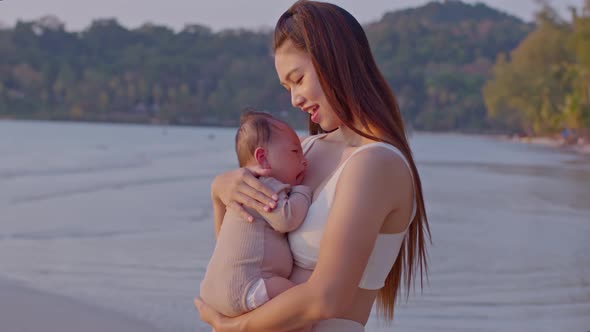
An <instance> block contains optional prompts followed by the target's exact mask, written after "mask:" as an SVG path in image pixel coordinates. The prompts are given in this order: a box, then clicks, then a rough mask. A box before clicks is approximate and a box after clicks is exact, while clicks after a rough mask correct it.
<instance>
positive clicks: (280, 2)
mask: <svg viewBox="0 0 590 332" xmlns="http://www.w3.org/2000/svg"><path fill="white" fill-rule="evenodd" d="M327 1H328V2H332V3H335V4H337V5H339V6H341V7H343V8H344V9H346V10H348V11H349V12H350V13H351V14H353V15H354V16H355V17H356V18H357V20H359V21H360V22H361V23H368V22H372V21H376V20H379V19H380V18H381V16H382V15H383V14H384V13H385V12H387V11H392V10H396V9H401V8H408V7H417V6H420V5H423V4H425V3H427V2H429V1H428V0H327ZM293 2H294V1H293V0H207V1H206V0H166V1H163V0H160V1H155V0H0V23H2V24H3V25H4V26H6V25H8V26H14V24H15V22H16V21H17V20H18V19H21V20H33V19H37V18H39V17H41V16H44V15H48V14H52V15H55V16H57V17H58V18H60V19H61V20H62V21H64V22H65V23H66V29H67V30H70V31H79V30H82V29H84V28H86V27H88V26H89V25H90V22H91V21H92V20H93V19H96V18H116V19H117V20H118V21H119V23H121V24H123V25H124V26H126V27H128V28H135V27H138V26H140V25H142V24H143V23H146V22H152V23H156V24H162V25H166V26H169V27H172V28H174V29H175V30H179V29H181V28H182V27H184V25H185V24H187V23H198V24H202V25H206V26H208V27H210V28H212V29H213V30H215V31H218V30H221V29H225V28H249V29H257V28H262V27H269V28H270V27H274V24H275V23H276V20H277V19H278V18H279V16H280V15H281V14H282V13H283V12H284V11H285V10H286V9H287V8H288V7H289V5H291V4H292V3H293ZM465 2H468V3H476V2H483V3H485V4H487V5H489V6H491V7H495V8H497V9H500V10H502V11H504V12H507V13H510V14H512V15H515V16H518V17H520V18H522V19H524V20H526V21H531V20H532V18H533V12H534V11H535V9H536V8H537V5H536V4H535V2H534V0H479V1H473V0H466V1H465ZM582 2H583V1H582V0H553V1H552V3H553V4H559V5H558V6H557V7H558V9H559V10H560V12H561V13H562V14H565V16H566V17H567V10H566V8H567V6H568V4H570V5H571V4H574V5H577V6H580V5H581V4H582Z"/></svg>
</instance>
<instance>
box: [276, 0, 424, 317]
mask: <svg viewBox="0 0 590 332" xmlns="http://www.w3.org/2000/svg"><path fill="white" fill-rule="evenodd" d="M286 40H290V41H291V42H293V44H294V45H295V47H297V48H298V49H300V50H302V51H305V52H307V53H309V55H310V56H311V60H312V62H313V65H314V67H315V70H316V72H317V75H318V78H319V81H320V84H321V87H322V89H323V91H324V93H325V95H326V98H327V100H328V102H329V103H330V105H331V106H332V108H333V110H334V112H335V113H336V115H337V116H338V118H339V119H340V120H341V121H342V123H344V124H345V125H346V126H347V127H349V128H350V129H351V130H353V131H354V132H356V133H357V134H359V135H362V136H364V137H367V138H369V139H372V140H376V141H383V142H387V143H389V144H392V145H393V146H395V147H397V148H398V149H399V150H400V151H401V152H402V153H403V154H404V156H405V157H406V159H407V160H408V162H409V164H410V168H411V170H412V175H413V179H414V192H415V197H416V203H417V209H416V216H415V217H414V219H413V220H412V223H411V224H410V227H409V230H408V234H407V237H406V238H405V240H404V242H403V243H402V246H401V249H400V252H399V255H398V257H397V259H396V261H395V264H394V265H393V268H392V269H391V271H390V272H389V275H388V276H387V279H386V280H385V286H384V287H383V288H382V289H381V290H380V291H379V294H378V296H377V299H378V310H379V312H381V313H382V314H383V315H384V316H385V318H386V319H389V320H392V319H393V312H394V305H395V301H396V299H397V298H398V295H399V292H398V290H399V287H400V284H402V276H403V280H404V285H405V287H406V290H407V294H408V296H409V293H410V288H411V287H412V285H413V280H414V277H415V274H416V272H417V270H419V272H420V287H421V288H422V287H423V276H424V275H426V276H427V250H426V242H427V241H429V242H430V241H431V235H430V229H429V226H428V219H427V217H426V210H425V208H424V198H423V195H422V184H421V182H420V176H419V175H418V170H417V169H416V164H415V163H414V159H413V158H412V152H411V150H410V145H409V144H408V140H407V137H406V131H405V128H404V123H403V120H402V116H401V113H400V110H399V106H398V103H397V101H396V98H395V96H394V95H393V92H392V91H391V88H390V87H389V85H388V84H387V82H386V81H385V78H384V77H383V75H382V74H381V72H380V71H379V69H378V68H377V65H376V63H375V60H374V58H373V55H372V53H371V49H370V47H369V42H368V40H367V37H366V35H365V32H364V31H363V28H362V27H361V25H360V24H359V23H358V21H357V20H356V19H355V18H354V17H353V16H352V15H351V14H350V13H348V12H347V11H346V10H344V9H342V8H340V7H338V6H336V5H333V4H329V3H324V2H317V1H297V2H296V3H295V4H293V6H291V8H289V9H288V10H287V11H286V12H285V13H284V14H283V15H282V16H281V17H280V18H279V21H278V22H277V25H276V27H275V31H274V40H273V50H274V51H275V52H276V50H277V49H278V48H279V47H280V46H281V45H283V43H284V42H285V41H286ZM309 123H310V128H309V129H310V133H311V134H317V133H319V132H321V131H322V130H321V128H320V127H319V126H318V125H317V124H314V123H312V122H311V121H309ZM355 123H359V124H360V125H361V126H362V128H355Z"/></svg>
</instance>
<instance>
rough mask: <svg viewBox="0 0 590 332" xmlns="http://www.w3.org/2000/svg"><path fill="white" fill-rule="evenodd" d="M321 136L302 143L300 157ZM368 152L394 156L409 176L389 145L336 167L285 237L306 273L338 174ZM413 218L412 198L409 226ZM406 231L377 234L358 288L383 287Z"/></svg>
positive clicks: (311, 265)
mask: <svg viewBox="0 0 590 332" xmlns="http://www.w3.org/2000/svg"><path fill="white" fill-rule="evenodd" d="M324 136H325V135H315V136H311V137H308V138H307V139H305V140H304V141H303V142H302V145H303V153H304V154H306V153H307V152H308V151H309V149H310V148H311V147H312V145H313V143H314V142H315V141H316V140H317V139H318V138H322V137H324ZM369 148H386V149H388V150H390V151H391V152H393V153H395V154H397V155H398V156H400V157H401V158H402V160H403V161H404V162H405V163H406V165H407V166H408V169H410V174H412V170H411V168H410V165H409V163H408V161H407V160H406V158H405V157H404V155H403V154H402V153H401V151H399V150H398V149H397V148H396V147H394V146H393V145H390V144H387V143H382V142H375V143H369V144H365V145H363V146H361V147H359V148H357V149H356V150H355V151H354V152H353V153H352V154H351V155H350V156H349V157H348V158H347V159H346V160H345V161H344V162H343V163H342V164H340V166H338V168H337V169H336V170H335V171H334V173H333V174H332V176H331V178H330V179H329V180H328V182H326V184H325V185H324V187H323V188H322V189H321V191H320V192H319V193H318V194H316V195H317V197H314V201H313V203H312V204H311V206H310V207H309V211H308V212H307V217H306V218H305V220H304V221H303V224H302V225H301V227H299V228H298V229H296V230H295V231H293V232H291V233H289V245H290V247H291V251H292V253H293V259H294V262H295V265H297V266H299V267H301V268H304V269H308V270H313V269H314V268H315V265H316V263H317V261H318V256H319V251H320V240H321V238H322V234H323V231H324V227H325V225H326V222H327V220H328V213H329V211H330V207H331V206H332V201H333V199H334V194H335V191H336V184H337V182H338V177H339V176H340V173H342V170H343V169H344V166H345V165H346V163H347V162H348V161H349V160H350V158H352V157H353V156H354V155H355V154H356V153H358V152H360V151H362V150H365V149H369ZM412 182H413V178H412ZM415 215H416V195H415V194H414V201H413V207H412V214H411V218H410V222H411V220H413V219H414V216H415ZM409 225H410V224H408V227H409ZM407 230H408V229H407V228H406V229H405V230H404V231H403V232H400V233H393V234H384V233H380V234H379V235H378V236H377V240H376V242H375V246H374V248H373V251H372V253H371V256H370V257H369V261H368V263H367V266H366V268H365V271H364V273H363V276H362V278H361V281H360V283H359V287H360V288H363V289H372V290H375V289H380V288H382V287H383V285H384V284H385V279H386V278H387V275H388V274H389V271H390V270H391V268H392V267H393V264H394V263H395V260H396V258H397V256H398V254H399V250H400V248H401V245H402V242H403V240H404V238H405V236H406V233H407Z"/></svg>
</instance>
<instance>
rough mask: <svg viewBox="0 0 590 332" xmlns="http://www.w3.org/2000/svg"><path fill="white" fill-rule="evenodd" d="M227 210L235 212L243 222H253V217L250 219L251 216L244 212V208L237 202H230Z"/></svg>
mask: <svg viewBox="0 0 590 332" xmlns="http://www.w3.org/2000/svg"><path fill="white" fill-rule="evenodd" d="M227 208H228V209H231V210H233V211H235V212H237V213H238V214H239V215H240V216H241V217H242V218H243V219H244V220H248V221H249V222H252V221H254V217H252V215H251V214H249V213H248V211H246V209H244V207H243V206H242V205H240V203H238V202H235V201H233V202H231V203H230V204H229V205H228V206H227Z"/></svg>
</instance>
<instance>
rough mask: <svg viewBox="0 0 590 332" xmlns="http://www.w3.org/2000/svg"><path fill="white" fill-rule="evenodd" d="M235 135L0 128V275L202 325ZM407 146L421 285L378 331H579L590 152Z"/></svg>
mask: <svg viewBox="0 0 590 332" xmlns="http://www.w3.org/2000/svg"><path fill="white" fill-rule="evenodd" d="M233 135H234V130H233V129H219V128H170V127H168V128H166V127H157V126H127V125H91V124H64V123H42V122H0V278H1V279H8V280H13V281H17V282H20V283H22V284H23V285H25V286H28V287H32V288H37V289H40V290H43V291H46V292H49V293H56V294H61V295H66V296H70V297H72V298H74V299H77V300H79V301H83V302H88V303H92V304H95V305H99V306H102V307H104V308H106V309H110V310H113V311H118V312H122V313H124V314H127V315H129V316H132V317H135V318H139V319H142V320H145V321H147V322H150V323H151V324H153V325H155V326H157V327H158V328H160V329H161V330H162V331H180V332H184V331H186V332H188V331H195V330H198V331H206V330H208V329H207V328H206V327H205V325H204V324H203V323H200V322H199V321H198V319H197V317H198V316H197V314H196V312H195V310H194V309H193V306H192V298H193V296H194V295H196V294H197V290H198V284H199V281H200V279H201V277H202V276H203V273H204V269H205V266H206V263H207V261H208V259H209V256H210V254H211V252H212V249H213V246H214V239H213V223H212V220H211V209H210V200H209V185H210V181H211V179H212V177H213V176H214V174H216V173H218V172H220V171H223V170H227V169H231V168H232V167H235V164H236V161H235V156H234V152H233V143H232V140H233ZM411 143H412V146H413V148H414V154H415V156H416V159H417V161H418V166H419V169H420V172H421V175H422V182H423V185H424V189H425V196H426V205H427V209H428V212H429V218H430V223H431V229H432V234H433V240H434V244H433V246H432V247H431V248H430V279H429V283H427V284H426V287H425V289H424V292H423V294H421V295H420V291H419V290H417V291H416V294H415V296H410V299H409V302H408V303H407V304H402V305H401V306H399V307H398V308H397V310H396V320H395V324H394V325H393V327H390V328H387V330H395V331H445V330H446V331H535V332H539V331H547V332H554V331H584V332H585V331H589V330H590V161H589V160H587V159H584V158H582V157H579V156H575V155H571V154H565V153H561V152H557V151H554V150H550V149H545V148H539V147H532V146H527V145H520V144H515V143H509V142H503V141H499V140H495V139H491V138H485V137H477V136H464V135H448V134H446V135H442V134H440V135H439V134H415V135H414V136H413V137H412V142H411ZM379 326H382V324H381V325H380V322H379V320H378V319H377V317H373V318H372V319H371V321H370V322H369V324H368V326H367V330H368V331H378V330H381V328H379ZM383 330H385V328H384V327H383Z"/></svg>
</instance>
